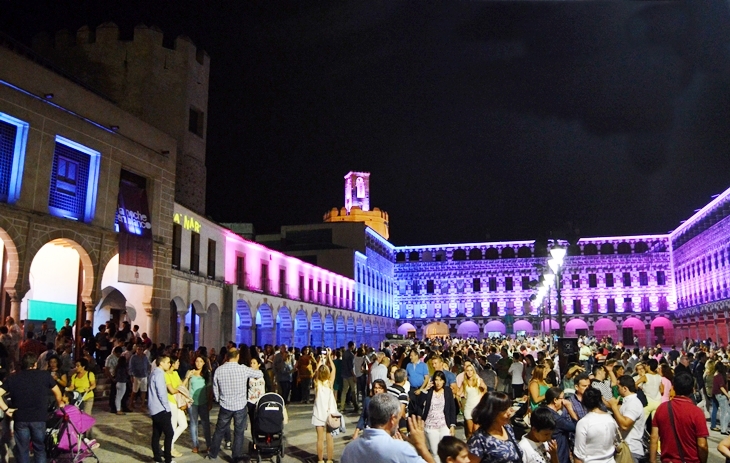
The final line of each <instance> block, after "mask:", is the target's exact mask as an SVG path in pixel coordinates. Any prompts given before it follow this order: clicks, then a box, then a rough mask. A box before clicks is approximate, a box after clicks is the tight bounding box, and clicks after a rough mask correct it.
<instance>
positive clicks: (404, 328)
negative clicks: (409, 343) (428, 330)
mask: <svg viewBox="0 0 730 463" xmlns="http://www.w3.org/2000/svg"><path fill="white" fill-rule="evenodd" d="M397 333H398V334H400V335H401V336H405V337H407V338H408V337H414V338H415V337H416V327H415V326H413V325H412V324H410V323H403V324H402V325H400V326H399V327H398V331H397ZM411 333H412V334H411Z"/></svg>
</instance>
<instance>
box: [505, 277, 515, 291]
mask: <svg viewBox="0 0 730 463" xmlns="http://www.w3.org/2000/svg"><path fill="white" fill-rule="evenodd" d="M513 289H514V282H513V280H512V277H507V278H505V279H504V290H505V291H512V290H513Z"/></svg>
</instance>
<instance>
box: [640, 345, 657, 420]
mask: <svg viewBox="0 0 730 463" xmlns="http://www.w3.org/2000/svg"><path fill="white" fill-rule="evenodd" d="M658 366H659V362H657V361H656V359H649V361H647V362H646V382H645V383H644V387H643V389H644V395H646V401H647V402H648V404H647V405H646V407H644V418H648V417H649V415H651V414H653V413H654V412H655V411H656V409H657V408H658V407H659V404H660V403H661V402H662V393H661V392H660V390H659V388H660V386H661V384H662V377H661V376H660V375H659V374H658V373H657V372H656V369H657V367H658Z"/></svg>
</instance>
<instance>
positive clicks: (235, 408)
mask: <svg viewBox="0 0 730 463" xmlns="http://www.w3.org/2000/svg"><path fill="white" fill-rule="evenodd" d="M227 358H228V360H227V361H226V363H224V364H223V365H221V366H219V367H218V369H217V370H216V371H215V376H214V377H213V395H214V396H215V400H216V401H217V402H218V404H219V405H220V411H219V412H218V422H217V423H216V426H215V434H214V435H213V443H212V444H211V446H210V449H209V450H208V456H207V457H206V458H208V459H210V460H215V459H216V458H218V452H219V451H220V448H221V441H222V440H223V435H224V434H225V432H226V430H227V429H230V424H231V419H232V420H233V454H232V457H233V461H238V460H241V459H243V458H244V456H243V432H244V431H245V430H246V412H247V411H248V409H247V407H246V404H247V403H248V391H247V390H246V388H247V384H248V379H249V378H263V377H264V374H263V372H262V371H261V370H254V369H253V368H249V367H247V366H245V365H239V364H238V349H229V350H228V355H227Z"/></svg>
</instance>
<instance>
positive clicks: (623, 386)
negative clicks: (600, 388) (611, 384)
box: [605, 375, 646, 463]
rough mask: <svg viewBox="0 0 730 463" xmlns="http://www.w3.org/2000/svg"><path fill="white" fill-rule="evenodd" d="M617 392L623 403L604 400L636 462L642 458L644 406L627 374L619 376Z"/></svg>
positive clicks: (644, 424)
mask: <svg viewBox="0 0 730 463" xmlns="http://www.w3.org/2000/svg"><path fill="white" fill-rule="evenodd" d="M618 393H619V394H620V395H621V397H622V398H623V403H622V404H621V405H619V401H618V399H611V400H609V401H606V402H605V404H606V406H607V407H608V408H609V409H610V410H611V413H613V418H614V419H615V420H616V424H618V429H619V431H621V436H622V437H623V439H624V441H625V442H626V444H627V445H628V446H629V450H630V451H631V457H632V458H633V459H634V463H638V462H639V460H640V459H642V458H644V444H643V438H644V428H645V426H646V420H645V419H644V406H643V405H642V403H641V400H639V396H637V395H636V382H634V378H632V377H631V376H629V375H624V376H620V377H619V378H618Z"/></svg>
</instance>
